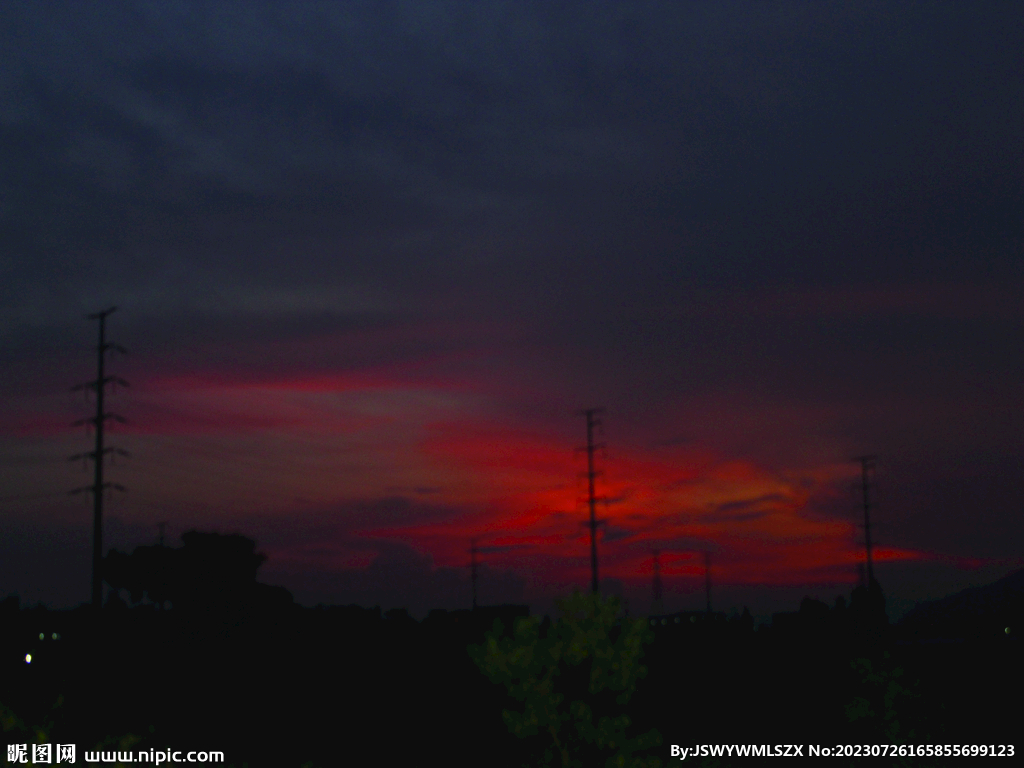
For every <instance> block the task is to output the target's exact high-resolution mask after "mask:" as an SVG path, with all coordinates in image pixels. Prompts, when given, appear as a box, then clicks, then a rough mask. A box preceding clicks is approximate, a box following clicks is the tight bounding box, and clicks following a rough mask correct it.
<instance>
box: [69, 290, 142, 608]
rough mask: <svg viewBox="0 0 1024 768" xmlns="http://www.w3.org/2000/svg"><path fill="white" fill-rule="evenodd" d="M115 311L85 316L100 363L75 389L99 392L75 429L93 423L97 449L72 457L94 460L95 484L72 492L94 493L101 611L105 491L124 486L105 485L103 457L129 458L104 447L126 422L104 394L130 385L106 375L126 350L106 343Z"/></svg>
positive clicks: (95, 593) (96, 593)
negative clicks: (108, 427) (107, 433)
mask: <svg viewBox="0 0 1024 768" xmlns="http://www.w3.org/2000/svg"><path fill="white" fill-rule="evenodd" d="M116 309H117V307H111V308H110V309H105V310H103V311H102V312H97V313H95V314H92V315H87V316H86V319H87V320H98V321H99V326H100V339H99V344H98V345H97V347H96V351H97V360H98V362H97V374H96V378H95V380H93V381H87V382H85V383H84V384H79V385H78V386H76V387H72V391H78V390H90V389H91V390H93V391H94V392H95V393H96V415H95V416H94V417H92V418H90V419H81V420H79V421H76V422H75V426H80V425H83V424H92V425H94V426H95V427H96V449H95V450H93V451H89V452H88V453H80V454H77V455H76V456H72V457H71V460H72V461H74V460H76V459H85V460H89V459H92V461H93V483H92V485H87V486H85V487H84V488H76V489H75V490H73V491H71V493H81V492H83V491H91V492H92V606H93V608H95V609H99V608H100V607H101V606H102V604H103V491H104V490H106V489H108V488H114V489H116V490H118V491H123V490H124V487H123V486H121V485H118V484H117V483H110V482H106V483H105V482H103V457H104V456H105V455H106V454H120V455H122V456H127V455H128V452H127V451H123V450H121V449H120V448H105V447H104V446H103V436H104V434H103V433H104V430H103V427H104V425H105V424H106V423H107V422H108V421H119V422H121V423H122V424H123V423H125V420H124V419H123V418H122V417H120V416H118V415H117V414H115V413H108V412H107V411H105V410H103V395H104V393H105V392H106V389H107V386H108V385H111V384H113V385H117V384H120V385H122V386H125V387H127V386H128V382H127V381H125V380H124V379H122V378H119V377H117V376H107V375H105V373H104V362H105V360H106V355H107V352H109V351H111V350H116V351H118V352H122V353H124V352H125V349H124V348H123V347H121V346H119V345H117V344H111V343H109V342H107V340H106V323H107V315H109V314H110V313H111V312H113V311H114V310H116Z"/></svg>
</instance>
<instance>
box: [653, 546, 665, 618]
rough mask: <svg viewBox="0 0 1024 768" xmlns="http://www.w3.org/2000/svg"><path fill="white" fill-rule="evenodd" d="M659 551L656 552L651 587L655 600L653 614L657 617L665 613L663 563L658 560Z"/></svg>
mask: <svg viewBox="0 0 1024 768" xmlns="http://www.w3.org/2000/svg"><path fill="white" fill-rule="evenodd" d="M659 554H661V553H660V552H658V550H654V583H653V584H652V585H651V587H652V589H651V592H652V593H653V594H652V597H653V600H652V602H651V613H653V614H655V615H657V614H659V613H664V612H665V606H664V603H663V602H662V599H661V563H660V562H659V560H658V555H659Z"/></svg>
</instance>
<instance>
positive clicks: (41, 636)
mask: <svg viewBox="0 0 1024 768" xmlns="http://www.w3.org/2000/svg"><path fill="white" fill-rule="evenodd" d="M44 637H46V635H44V634H43V633H42V632H40V633H39V639H40V640H42V639H43V638H44Z"/></svg>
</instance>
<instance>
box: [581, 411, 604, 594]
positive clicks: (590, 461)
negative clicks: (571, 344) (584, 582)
mask: <svg viewBox="0 0 1024 768" xmlns="http://www.w3.org/2000/svg"><path fill="white" fill-rule="evenodd" d="M603 411H604V409H603V408H587V409H586V410H584V411H580V414H581V415H583V416H585V417H586V418H587V448H586V451H587V489H588V494H587V500H588V503H589V505H590V591H591V592H593V593H594V594H595V595H596V594H597V526H598V521H597V515H596V511H595V505H596V504H597V497H596V496H595V495H594V478H596V477H597V475H598V473H597V472H595V471H594V451H596V450H598V449H600V448H604V445H603V444H601V445H598V444H596V443H594V429H595V428H596V427H599V426H601V420H600V419H599V418H598V417H597V415H598V414H599V413H602V412H603Z"/></svg>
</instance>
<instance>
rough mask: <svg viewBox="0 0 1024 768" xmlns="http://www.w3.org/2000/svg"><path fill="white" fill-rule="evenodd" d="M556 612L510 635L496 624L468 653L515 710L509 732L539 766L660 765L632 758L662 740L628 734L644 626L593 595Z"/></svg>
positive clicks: (507, 714)
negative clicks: (525, 743)
mask: <svg viewBox="0 0 1024 768" xmlns="http://www.w3.org/2000/svg"><path fill="white" fill-rule="evenodd" d="M558 608H559V611H560V618H559V619H558V621H556V622H554V623H548V622H545V623H543V624H542V623H541V621H540V620H539V619H538V618H536V617H529V618H522V619H519V620H518V621H517V622H516V625H515V628H514V632H513V634H512V636H511V637H507V636H503V632H502V628H501V626H500V622H495V624H496V627H495V631H494V632H492V633H491V634H490V635H488V637H487V639H486V641H485V642H484V644H483V645H480V646H473V647H471V648H470V654H471V655H472V657H473V660H474V661H475V662H476V664H477V666H478V667H479V668H480V669H481V670H482V671H483V672H484V673H485V674H486V675H487V676H488V677H489V678H490V679H491V681H492V682H495V683H499V684H501V685H503V686H505V688H506V689H507V690H508V692H509V694H510V695H511V696H512V697H513V698H514V699H515V700H516V701H517V702H518V703H519V705H520V707H518V708H516V709H506V710H505V711H504V712H503V713H502V714H503V717H504V720H505V723H506V725H507V726H508V728H509V730H510V731H511V732H512V733H514V734H516V735H517V736H519V737H521V738H524V739H530V740H533V741H535V742H537V747H538V751H540V752H541V754H542V761H543V762H542V764H545V765H552V764H555V765H560V766H562V768H570V767H571V766H598V765H602V764H603V765H606V766H623V767H625V766H629V767H630V768H646V767H648V766H651V767H653V766H660V765H661V761H660V760H659V759H658V758H656V757H646V756H641V755H639V754H637V753H640V752H643V751H645V750H648V749H650V748H652V747H656V746H658V745H659V744H660V743H661V735H660V734H659V733H658V732H657V731H656V730H651V731H648V732H646V733H644V734H642V735H640V736H630V735H629V733H628V732H629V730H630V726H631V725H632V721H631V719H630V717H629V715H628V714H627V713H626V711H625V705H626V704H627V703H628V702H629V699H630V697H631V696H632V694H633V693H634V692H635V690H636V686H637V683H638V681H639V680H640V679H641V678H642V677H643V676H644V675H645V674H646V669H645V668H644V667H643V665H641V663H640V659H641V656H642V654H643V644H644V642H646V641H648V640H649V630H648V629H647V623H646V621H644V620H643V619H639V620H629V619H622V618H620V616H619V614H620V610H619V600H618V598H610V599H607V600H605V599H602V598H601V597H600V596H598V595H593V594H580V593H579V592H576V593H574V594H573V596H572V597H570V598H568V599H566V600H561V601H559V602H558Z"/></svg>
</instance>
